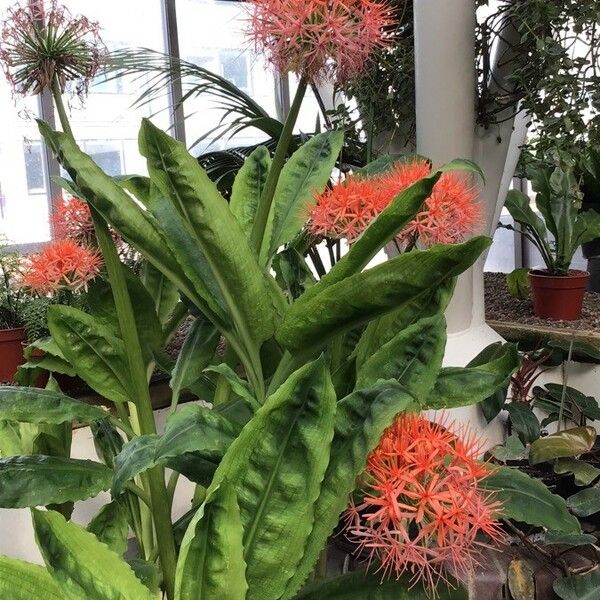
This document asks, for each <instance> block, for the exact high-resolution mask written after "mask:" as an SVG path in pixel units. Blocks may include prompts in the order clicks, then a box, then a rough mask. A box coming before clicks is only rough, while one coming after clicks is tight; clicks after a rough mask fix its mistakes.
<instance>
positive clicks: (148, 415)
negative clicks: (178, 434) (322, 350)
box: [52, 81, 177, 600]
mask: <svg viewBox="0 0 600 600" xmlns="http://www.w3.org/2000/svg"><path fill="white" fill-rule="evenodd" d="M52 91H53V96H54V100H55V103H56V109H57V112H58V116H59V118H60V121H61V124H62V127H63V131H64V132H65V133H68V134H69V135H71V136H73V132H72V130H71V127H70V124H69V120H68V118H67V114H66V111H65V107H64V104H63V101H62V96H61V93H60V87H59V85H58V82H56V81H55V82H54V83H53V86H52ZM90 210H91V214H92V220H93V222H94V228H95V231H96V237H97V239H98V244H99V246H100V249H101V250H102V255H103V257H104V263H105V266H106V270H107V272H108V278H109V281H110V285H111V289H112V293H113V298H114V302H115V307H116V312H117V318H118V321H119V328H120V330H121V336H122V338H123V342H124V343H125V347H126V348H127V361H128V365H129V370H130V374H131V392H132V400H133V401H134V404H135V408H136V409H137V415H138V420H139V429H140V433H141V434H142V435H148V434H154V433H156V424H155V422H154V414H153V412H152V403H151V399H150V391H149V389H148V381H147V378H146V368H145V365H144V358H143V355H142V350H141V346H140V340H139V335H138V331H137V327H136V325H135V315H134V312H133V307H132V304H131V298H130V296H129V291H128V289H127V282H126V280H125V275H124V272H123V268H122V264H121V261H120V259H119V255H118V253H117V249H116V248H115V245H114V242H113V239H112V236H111V234H110V231H109V230H108V225H107V224H106V222H105V221H104V219H103V218H102V216H101V215H100V214H99V213H98V212H97V211H96V210H95V209H94V208H93V207H92V206H90ZM147 477H148V486H149V488H150V500H151V504H152V517H153V521H154V527H155V531H156V539H157V545H158V552H159V557H160V562H161V566H162V572H163V580H164V585H165V591H166V595H167V599H168V600H173V598H174V595H175V568H176V565H177V555H176V552H175V541H174V537H173V527H172V524H171V509H170V503H169V498H168V495H167V488H166V485H165V478H164V470H163V469H162V468H160V467H155V468H154V469H151V470H150V471H148V474H147Z"/></svg>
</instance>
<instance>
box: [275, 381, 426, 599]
mask: <svg viewBox="0 0 600 600" xmlns="http://www.w3.org/2000/svg"><path fill="white" fill-rule="evenodd" d="M416 406H417V404H416V402H415V400H414V398H413V397H412V396H411V395H409V394H407V393H406V391H405V390H404V388H403V387H402V386H401V385H400V384H398V382H396V381H381V382H378V383H377V384H375V385H374V386H373V387H371V388H368V389H366V390H358V391H355V392H353V393H352V394H350V395H349V396H346V397H345V398H343V399H342V400H340V401H339V402H338V405H337V412H336V416H335V431H334V437H333V441H332V443H331V456H330V459H329V464H328V466H327V471H326V472H325V477H324V479H323V483H322V485H321V492H320V494H319V498H318V500H317V503H316V506H315V518H314V523H313V526H312V529H311V531H310V535H309V537H308V540H307V541H306V546H305V548H304V555H303V557H302V560H301V562H300V564H299V565H298V567H297V568H296V571H295V573H294V576H293V578H292V579H291V580H290V582H289V583H288V585H287V588H286V590H287V593H286V596H285V597H288V598H290V597H293V594H294V593H295V592H297V591H298V590H299V589H300V587H301V586H302V585H303V584H304V582H305V581H306V579H307V577H308V576H309V574H310V573H311V571H312V569H313V568H314V565H315V563H316V561H317V558H318V556H319V554H320V553H321V551H322V550H323V548H324V547H325V545H326V543H327V538H328V537H329V535H330V534H331V532H332V531H333V529H334V527H335V526H336V525H337V523H338V521H339V516H340V514H341V513H342V512H343V511H344V509H345V508H346V507H347V506H348V497H349V495H350V493H351V492H352V491H353V490H354V489H355V487H356V479H357V477H358V476H359V475H360V474H361V473H362V472H363V471H364V469H365V466H366V463H367V456H368V454H369V452H371V450H373V448H375V447H376V446H377V444H378V443H379V440H380V438H381V435H382V434H383V432H384V431H385V429H386V428H387V427H389V426H390V425H391V423H392V422H393V420H394V417H396V415H398V414H399V413H402V412H404V411H405V410H407V409H409V408H414V407H416Z"/></svg>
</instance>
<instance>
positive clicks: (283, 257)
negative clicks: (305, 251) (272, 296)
mask: <svg viewBox="0 0 600 600" xmlns="http://www.w3.org/2000/svg"><path fill="white" fill-rule="evenodd" d="M272 268H273V270H274V271H275V278H276V281H277V283H278V284H279V286H280V287H281V289H282V290H284V292H285V293H286V296H287V298H288V300H289V301H290V302H291V301H292V300H295V299H296V298H299V297H300V296H301V295H302V294H303V293H304V291H305V290H307V289H308V288H309V287H312V286H313V285H314V284H315V283H316V279H315V276H314V275H313V272H312V271H311V270H310V267H309V266H308V265H307V264H306V260H305V258H304V257H303V256H302V254H300V252H298V250H296V248H293V247H292V246H288V247H287V248H285V249H283V250H282V251H281V252H279V253H278V254H276V255H275V256H274V257H273V262H272Z"/></svg>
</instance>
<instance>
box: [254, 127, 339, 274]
mask: <svg viewBox="0 0 600 600" xmlns="http://www.w3.org/2000/svg"><path fill="white" fill-rule="evenodd" d="M343 142H344V134H343V132H342V131H339V130H337V131H326V132H324V133H319V134H318V135H315V136H314V137H312V138H311V139H310V140H309V141H308V142H306V143H305V144H303V145H302V146H300V148H299V149H298V150H296V152H294V154H292V156H291V158H290V159H289V160H288V161H287V162H286V164H285V165H284V167H283V169H282V171H281V175H280V176H279V181H278V183H277V188H276V190H275V196H274V198H273V203H272V204H271V211H270V213H269V219H268V221H267V226H266V229H265V235H264V238H263V243H262V247H261V251H260V260H261V263H262V264H266V263H267V261H268V260H269V258H270V257H271V256H272V255H273V254H275V252H277V249H278V248H279V247H280V246H283V244H285V243H287V242H289V241H290V240H292V239H293V238H294V237H295V236H296V234H297V233H298V232H299V231H300V229H301V228H302V226H303V225H304V223H305V222H306V217H307V215H308V208H309V206H310V205H311V204H313V203H314V194H315V192H321V191H323V188H324V187H325V185H326V184H327V182H328V181H329V178H330V177H331V172H332V171H333V167H334V166H335V161H336V160H337V157H338V155H339V153H340V150H341V149H342V144H343Z"/></svg>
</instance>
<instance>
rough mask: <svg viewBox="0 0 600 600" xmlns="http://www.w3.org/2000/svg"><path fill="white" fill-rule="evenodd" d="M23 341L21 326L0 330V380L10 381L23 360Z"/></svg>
mask: <svg viewBox="0 0 600 600" xmlns="http://www.w3.org/2000/svg"><path fill="white" fill-rule="evenodd" d="M24 341H25V330H24V329H23V328H21V327H19V328H16V329H2V330H0V382H4V383H7V382H9V381H12V380H13V378H14V376H15V373H16V372H17V367H18V366H19V365H22V364H23V362H24V361H25V359H24V357H23V342H24Z"/></svg>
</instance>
